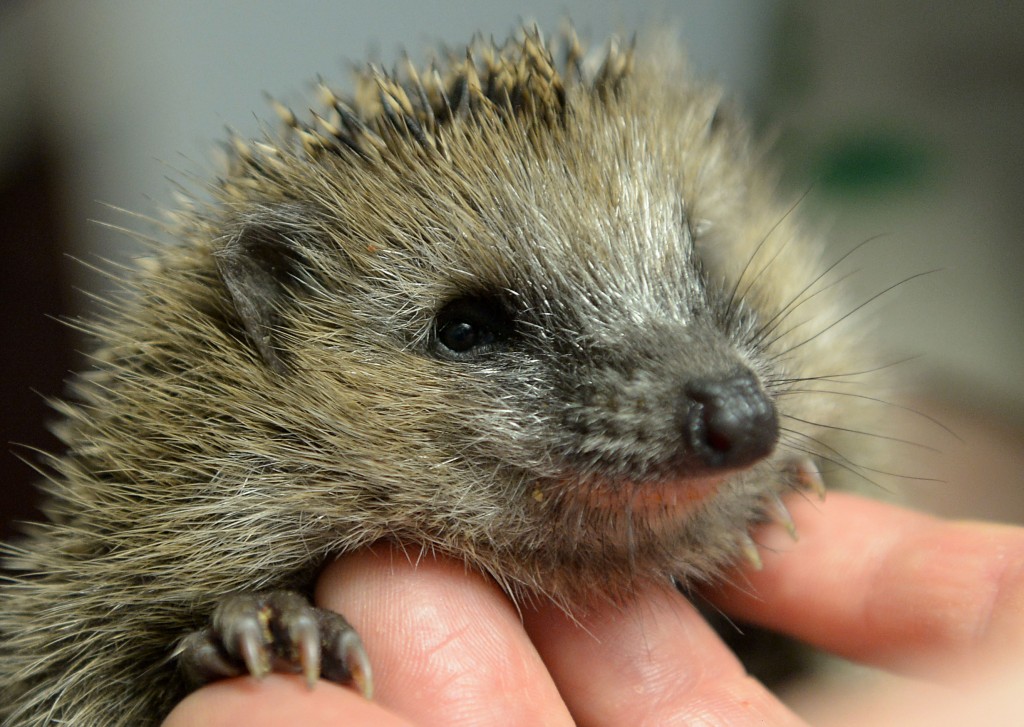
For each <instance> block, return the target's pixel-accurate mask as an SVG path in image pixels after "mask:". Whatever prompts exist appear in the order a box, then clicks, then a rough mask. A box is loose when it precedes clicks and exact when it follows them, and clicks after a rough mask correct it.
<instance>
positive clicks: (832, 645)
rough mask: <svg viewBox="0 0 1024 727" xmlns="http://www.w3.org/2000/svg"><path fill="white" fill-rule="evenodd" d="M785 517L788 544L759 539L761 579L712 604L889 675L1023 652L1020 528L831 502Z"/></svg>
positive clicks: (752, 577)
mask: <svg viewBox="0 0 1024 727" xmlns="http://www.w3.org/2000/svg"><path fill="white" fill-rule="evenodd" d="M791 509H792V514H793V518H794V520H795V521H796V524H797V528H798V530H799V532H800V540H799V542H797V543H795V544H794V543H791V542H786V538H785V536H784V535H783V534H781V533H779V532H778V529H777V528H776V529H774V530H773V529H766V530H764V531H763V532H762V533H761V534H759V538H758V539H759V540H760V542H762V543H763V544H764V545H765V547H764V548H763V551H764V557H763V560H764V569H763V571H761V572H750V571H747V572H743V573H742V574H737V575H734V576H733V577H732V578H731V581H732V585H731V586H728V587H726V588H723V589H721V590H720V591H719V592H718V593H717V594H716V595H713V596H712V598H713V600H714V601H715V602H716V603H717V604H718V605H719V606H721V607H722V608H723V609H724V610H726V611H727V612H728V613H730V614H732V615H734V616H737V617H739V618H743V619H747V620H749V621H752V622H754V623H758V624H761V625H763V626H767V627H769V628H773V629H777V630H780V631H784V632H786V633H789V634H791V635H793V636H796V637H797V638H799V639H802V640H805V641H808V642H810V643H813V644H816V645H818V646H820V647H822V648H825V649H827V650H829V651H833V652H835V653H838V654H840V655H842V656H845V657H848V658H851V659H855V660H858V661H863V662H867V663H873V664H878V665H882V666H888V667H900V666H901V664H902V665H903V666H904V667H907V666H909V664H908V662H909V661H914V662H916V661H917V660H918V659H920V658H921V657H927V656H934V655H937V654H941V655H943V656H944V657H951V656H956V655H960V656H964V655H967V654H969V653H971V652H983V651H987V650H988V649H992V648H996V649H999V648H1002V649H1007V650H1016V651H1017V652H1018V653H1019V652H1020V650H1021V649H1022V648H1024V530H1022V529H1020V528H1013V527H1008V526H1000V525H991V524H981V523H970V522H945V521H942V520H938V519H935V518H932V517H929V516H926V515H921V514H918V513H913V512H909V511H906V510H903V509H901V508H898V507H894V506H892V505H888V504H884V503H879V502H874V501H871V500H867V499H864V498H860V497H856V496H853V495H845V494H839V493H835V494H830V495H829V499H828V501H827V502H826V503H825V504H824V505H818V504H813V505H812V504H810V503H807V502H802V501H796V502H794V503H793V504H792V507H791Z"/></svg>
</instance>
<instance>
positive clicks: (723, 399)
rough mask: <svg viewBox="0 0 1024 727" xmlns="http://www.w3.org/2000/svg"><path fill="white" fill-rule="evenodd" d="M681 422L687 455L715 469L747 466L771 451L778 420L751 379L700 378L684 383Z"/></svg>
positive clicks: (737, 376)
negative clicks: (684, 394)
mask: <svg viewBox="0 0 1024 727" xmlns="http://www.w3.org/2000/svg"><path fill="white" fill-rule="evenodd" d="M685 392H686V397H687V399H686V403H685V406H684V412H685V414H684V416H683V421H682V422H681V423H682V425H683V429H684V435H685V436H686V438H687V444H688V445H689V447H690V451H691V452H692V453H693V455H694V456H695V457H696V458H697V460H698V461H699V462H701V463H702V464H704V465H706V466H707V467H712V468H715V469H731V468H734V467H743V466H745V465H749V464H753V463H754V462H756V461H757V460H759V459H761V458H762V457H765V456H767V455H768V454H770V453H771V451H772V450H773V449H774V448H775V443H776V441H777V440H778V438H779V422H778V416H777V415H776V413H775V407H774V406H773V405H772V402H771V401H769V400H768V397H767V395H766V394H765V393H764V391H763V390H762V389H761V386H760V384H759V383H758V381H757V379H756V378H754V375H753V374H751V373H750V372H748V371H743V372H740V373H736V374H732V375H729V376H728V377H726V378H706V379H697V380H695V381H691V382H689V383H688V384H687V385H686V388H685Z"/></svg>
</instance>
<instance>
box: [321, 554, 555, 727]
mask: <svg viewBox="0 0 1024 727" xmlns="http://www.w3.org/2000/svg"><path fill="white" fill-rule="evenodd" d="M413 559H417V562H413ZM317 603H318V605H320V606H322V607H326V608H330V609H333V610H336V611H338V612H339V613H343V614H345V617H346V618H347V619H348V620H349V622H350V623H351V624H352V625H353V626H354V627H355V628H356V630H357V631H358V632H359V634H360V635H361V636H362V639H363V643H364V644H365V645H366V650H367V653H368V654H369V656H370V661H371V663H372V664H373V669H374V682H375V700H376V701H378V702H380V703H381V704H383V705H386V706H388V707H390V708H392V709H394V710H395V711H396V712H398V713H399V714H402V715H404V716H405V717H407V718H408V719H410V720H412V721H414V722H416V723H417V724H425V725H429V724H438V725H441V724H443V725H481V724H535V725H559V724H564V725H568V724H571V719H570V717H569V714H568V712H567V710H566V708H565V705H564V703H563V702H562V699H561V697H560V696H559V694H558V690H557V689H556V688H555V685H554V682H552V680H551V677H550V675H549V674H548V672H547V668H546V667H545V666H544V663H543V661H542V660H541V658H540V656H539V655H538V654H537V651H536V649H535V648H534V646H533V644H532V643H531V642H530V640H529V638H528V637H527V635H526V632H525V631H524V630H523V627H522V623H521V621H520V619H519V616H518V614H517V613H516V611H515V609H514V608H513V607H512V605H511V604H510V602H509V601H508V599H507V598H506V597H505V596H504V594H503V593H502V592H501V591H500V590H499V589H498V588H497V587H496V586H495V585H494V583H492V582H491V581H489V580H487V579H485V578H484V577H482V576H480V575H479V574H477V573H475V572H472V571H469V570H467V569H466V567H465V566H464V565H463V564H461V563H458V562H455V561H451V560H447V559H443V558H435V557H434V556H432V555H429V554H425V553H423V554H421V553H418V552H413V553H406V552H403V551H401V550H394V549H392V548H389V547H387V546H380V547H377V548H374V549H372V550H370V551H367V552H361V553H357V554H355V555H352V556H349V557H346V558H343V559H342V560H340V561H338V562H337V563H335V564H333V565H331V566H329V567H328V568H327V570H326V571H325V572H324V575H323V576H322V578H321V581H320V584H319V585H318V589H317Z"/></svg>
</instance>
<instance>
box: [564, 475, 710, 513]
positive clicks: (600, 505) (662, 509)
mask: <svg viewBox="0 0 1024 727" xmlns="http://www.w3.org/2000/svg"><path fill="white" fill-rule="evenodd" d="M727 479H728V476H727V475H725V474H716V475H712V476H704V477H677V478H670V479H664V480H656V481H644V482H629V481H627V482H623V481H621V480H618V481H616V480H607V481H604V480H600V481H596V482H588V483H587V484H586V486H585V487H584V488H582V489H581V491H580V492H579V493H578V494H577V497H579V498H580V500H581V501H582V502H585V503H586V505H587V506H588V507H590V508H593V509H595V510H601V511H607V512H618V513H623V514H628V515H631V516H632V517H634V518H641V519H647V520H654V519H658V520H660V519H663V518H667V519H670V520H678V519H681V518H685V517H687V516H689V515H692V514H693V513H695V512H696V511H697V510H700V509H701V508H703V507H704V506H705V505H706V504H707V503H708V502H709V501H710V500H712V499H713V498H714V497H715V496H716V495H717V494H718V492H719V490H720V489H721V488H722V486H723V485H724V484H725V482H726V480H727Z"/></svg>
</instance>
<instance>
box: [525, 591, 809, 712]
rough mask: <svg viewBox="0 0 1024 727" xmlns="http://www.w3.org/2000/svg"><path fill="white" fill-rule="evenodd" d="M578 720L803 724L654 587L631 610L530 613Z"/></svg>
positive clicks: (675, 598)
mask: <svg viewBox="0 0 1024 727" xmlns="http://www.w3.org/2000/svg"><path fill="white" fill-rule="evenodd" d="M524 617H525V624H526V628H527V631H528V632H529V634H530V635H531V637H532V638H533V639H534V642H535V643H536V644H537V648H538V649H539V651H540V653H541V656H543V658H544V661H545V663H547V665H548V668H549V669H550V670H551V674H552V676H553V677H554V678H555V681H556V683H557V684H558V688H559V690H560V691H561V693H562V696H563V698H564V699H565V701H566V704H567V705H568V706H569V709H570V711H571V712H572V716H573V718H574V719H575V720H576V723H577V724H579V725H583V726H585V727H600V726H601V725H624V724H650V725H673V724H680V725H682V724H706V725H716V724H718V725H730V726H731V727H742V726H743V725H765V724H770V725H797V724H802V722H801V721H800V720H799V719H798V718H797V717H796V716H795V715H793V714H792V713H791V712H790V711H789V710H788V709H787V708H786V707H785V706H783V705H782V703H780V702H779V701H778V700H776V699H775V697H774V696H772V695H771V693H769V692H768V690H767V689H765V688H764V686H762V685H761V684H760V683H759V682H757V681H756V680H755V679H753V678H751V677H749V676H747V675H746V674H745V673H744V671H743V667H742V666H741V665H740V663H739V661H738V660H737V659H736V657H735V656H734V655H733V654H732V653H731V652H730V651H729V650H728V649H727V648H726V647H725V645H724V644H722V642H721V641H720V640H719V638H718V636H717V635H716V634H715V633H714V631H713V630H712V629H711V628H710V627H709V626H708V625H707V623H706V622H705V621H704V620H703V619H702V618H701V617H700V615H699V614H698V613H697V611H696V610H695V609H694V608H693V607H692V606H691V605H690V604H689V602H688V601H686V599H684V598H683V597H682V596H681V595H680V594H679V593H677V592H675V591H673V590H671V589H669V588H660V587H652V588H649V589H647V590H645V591H644V592H642V593H640V594H638V596H637V599H636V601H635V602H632V603H629V604H627V605H625V606H623V607H621V608H620V607H616V606H612V605H608V604H606V605H604V606H601V607H598V608H596V609H594V610H593V611H591V612H589V613H587V614H584V615H577V619H578V623H577V622H574V621H573V620H572V619H570V618H569V617H567V616H566V615H565V614H564V613H563V612H561V611H560V610H558V609H557V608H556V607H555V606H553V605H547V606H542V607H540V608H539V609H538V610H535V611H527V612H526V613H525V614H524Z"/></svg>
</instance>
